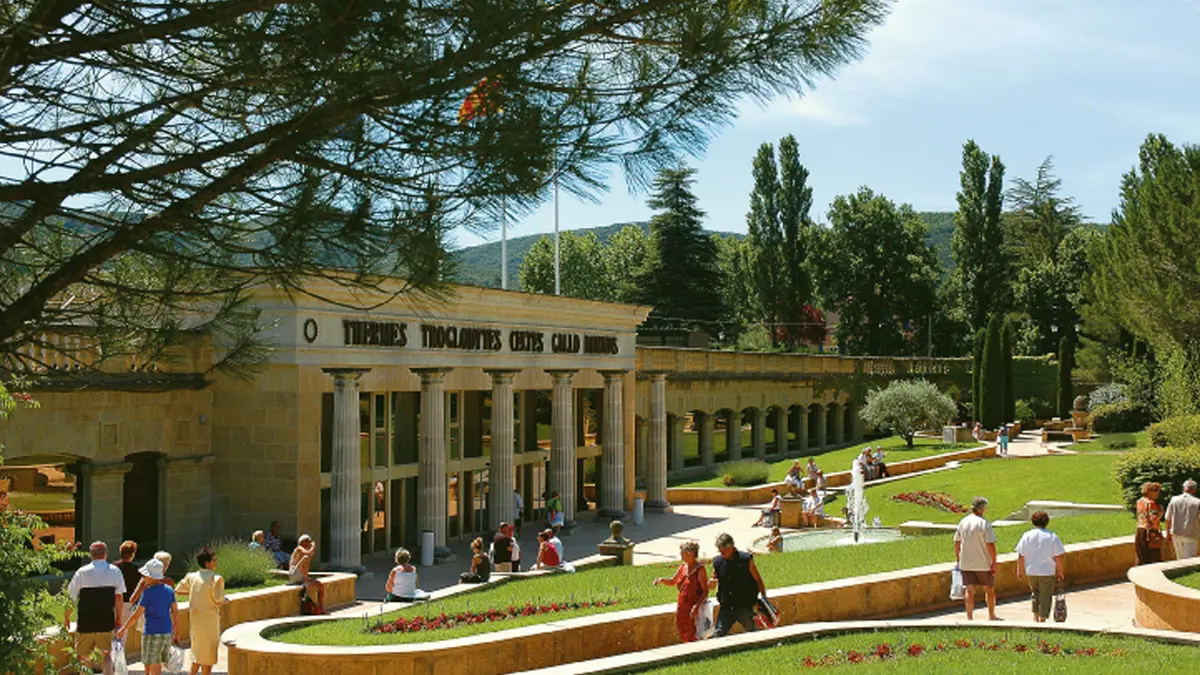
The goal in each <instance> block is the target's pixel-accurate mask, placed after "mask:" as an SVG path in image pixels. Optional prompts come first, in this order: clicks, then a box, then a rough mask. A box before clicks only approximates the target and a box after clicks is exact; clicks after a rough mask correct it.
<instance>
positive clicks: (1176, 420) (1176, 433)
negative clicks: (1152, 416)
mask: <svg viewBox="0 0 1200 675" xmlns="http://www.w3.org/2000/svg"><path fill="white" fill-rule="evenodd" d="M1196 444H1200V415H1180V416H1179V417H1169V418H1167V419H1165V420H1163V421H1161V422H1158V423H1156V424H1151V425H1150V445H1153V446H1155V447H1159V448H1165V447H1174V448H1182V447H1184V446H1188V445H1196Z"/></svg>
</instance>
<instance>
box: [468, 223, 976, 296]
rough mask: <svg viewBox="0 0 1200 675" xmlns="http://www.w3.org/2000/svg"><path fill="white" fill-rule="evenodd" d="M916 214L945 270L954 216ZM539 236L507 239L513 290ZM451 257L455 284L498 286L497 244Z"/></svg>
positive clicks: (601, 232)
mask: <svg viewBox="0 0 1200 675" xmlns="http://www.w3.org/2000/svg"><path fill="white" fill-rule="evenodd" d="M920 215H921V217H922V218H924V219H925V222H927V223H929V239H928V241H929V244H930V245H931V246H933V248H934V250H936V251H937V254H938V260H940V261H941V263H942V267H943V268H944V269H949V268H950V235H951V234H952V233H953V232H954V214H953V213H950V212H926V213H921V214H920ZM629 224H631V223H613V224H612V225H604V226H601V227H593V228H580V229H578V230H572V231H573V232H576V233H580V234H581V233H584V232H592V233H593V234H595V235H596V237H597V238H598V239H600V241H602V242H604V241H608V238H609V237H611V236H612V235H614V234H616V233H617V232H618V231H620V229H621V228H622V227H625V226H626V225H629ZM632 224H634V225H639V226H641V228H642V229H643V230H646V231H647V232H649V229H650V224H649V223H648V222H640V223H632ZM719 234H724V235H730V236H735V237H742V236H745V235H742V234H738V233H734V232H720V233H719ZM542 236H552V235H543V234H541V233H538V234H527V235H524V236H521V237H513V238H511V239H509V240H508V281H509V283H510V284H511V285H512V286H513V287H514V288H515V287H516V284H517V270H519V269H520V268H521V261H523V260H524V259H525V254H526V253H528V252H529V249H530V248H532V247H533V245H534V243H535V242H537V240H538V238H540V237H542ZM452 257H453V259H454V261H455V264H456V266H457V269H456V270H455V273H454V280H455V281H457V282H459V283H463V284H470V285H473V286H490V287H492V288H498V287H499V286H500V242H498V241H497V242H491V243H488V244H480V245H478V246H468V247H466V248H462V249H459V250H457V251H455V252H454V253H453V254H452Z"/></svg>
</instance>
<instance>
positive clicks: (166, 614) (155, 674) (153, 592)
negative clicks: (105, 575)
mask: <svg viewBox="0 0 1200 675" xmlns="http://www.w3.org/2000/svg"><path fill="white" fill-rule="evenodd" d="M139 571H140V572H141V573H142V576H145V577H149V578H151V579H154V580H160V579H162V578H163V564H162V563H161V562H160V561H158V560H154V559H151V560H150V561H149V562H147V563H146V564H145V565H142V569H140V570H139ZM143 615H144V616H145V617H146V626H145V628H144V629H143V630H142V663H143V664H145V666H146V675H162V671H163V664H165V663H167V661H168V660H169V658H170V656H171V644H172V643H174V642H179V630H178V626H179V606H178V605H177V604H176V603H175V589H174V588H171V587H170V586H169V585H167V584H152V585H149V586H147V587H146V590H144V591H142V597H141V599H140V600H139V601H138V606H137V609H135V610H133V614H131V615H130V617H129V620H128V621H126V622H125V625H124V626H121V630H119V631H117V637H118V638H123V637H125V633H126V632H127V631H128V630H129V628H130V627H131V626H133V625H134V624H135V623H136V622H137V620H138V617H140V616H143Z"/></svg>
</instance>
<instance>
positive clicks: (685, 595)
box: [654, 541, 708, 642]
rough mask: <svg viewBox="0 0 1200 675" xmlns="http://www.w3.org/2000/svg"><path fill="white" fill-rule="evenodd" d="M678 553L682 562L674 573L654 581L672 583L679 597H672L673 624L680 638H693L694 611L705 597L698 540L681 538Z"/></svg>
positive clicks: (695, 612)
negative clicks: (673, 601) (681, 541)
mask: <svg viewBox="0 0 1200 675" xmlns="http://www.w3.org/2000/svg"><path fill="white" fill-rule="evenodd" d="M679 557H680V559H682V560H683V564H682V565H680V566H679V569H678V570H676V572H675V576H673V577H669V578H667V577H663V578H661V579H655V580H654V585H655V586H658V585H660V584H662V585H665V586H675V587H677V588H679V597H678V599H677V600H676V601H675V627H676V628H678V629H679V639H680V641H682V642H695V641H696V615H697V614H698V613H699V612H700V607H701V606H702V605H703V604H704V601H705V600H706V599H707V598H708V573H707V572H706V571H705V569H704V565H702V564H700V562H699V560H698V558H699V557H700V544H698V543H696V542H694V541H685V542H683V543H682V544H680V545H679Z"/></svg>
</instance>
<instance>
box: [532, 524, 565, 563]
mask: <svg viewBox="0 0 1200 675" xmlns="http://www.w3.org/2000/svg"><path fill="white" fill-rule="evenodd" d="M559 565H562V560H561V559H560V558H559V557H558V549H556V548H554V544H551V543H550V537H549V536H547V535H546V533H545V532H538V557H537V568H538V569H542V568H545V567H558V566H559Z"/></svg>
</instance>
